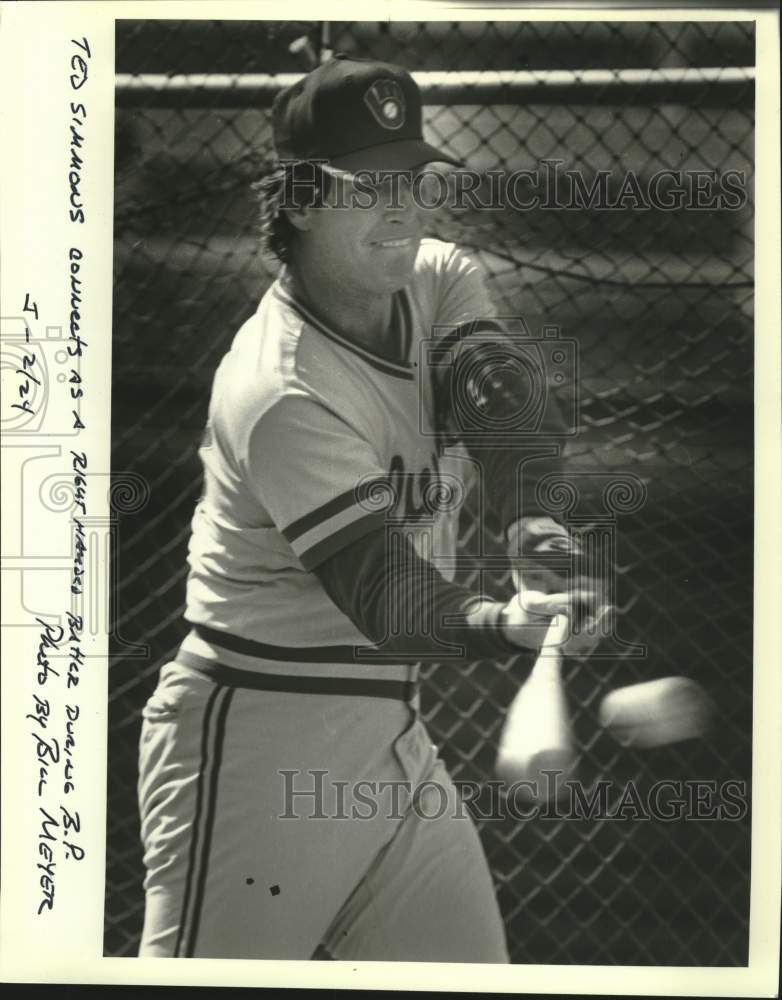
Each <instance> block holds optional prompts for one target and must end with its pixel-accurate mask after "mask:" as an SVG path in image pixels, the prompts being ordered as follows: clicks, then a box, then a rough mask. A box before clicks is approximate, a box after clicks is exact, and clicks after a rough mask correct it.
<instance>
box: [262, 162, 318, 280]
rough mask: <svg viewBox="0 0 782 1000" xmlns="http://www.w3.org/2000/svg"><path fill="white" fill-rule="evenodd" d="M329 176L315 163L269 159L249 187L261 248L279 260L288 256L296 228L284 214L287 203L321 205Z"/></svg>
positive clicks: (299, 205) (292, 204) (284, 260)
mask: <svg viewBox="0 0 782 1000" xmlns="http://www.w3.org/2000/svg"><path fill="white" fill-rule="evenodd" d="M330 182H331V176H330V175H329V174H327V173H326V172H325V171H324V170H321V169H320V167H318V165H317V164H314V163H310V162H308V161H304V160H297V161H295V162H283V163H279V162H273V163H269V164H267V166H266V167H265V168H264V176H263V177H261V178H260V180H257V181H256V182H255V183H254V184H253V185H252V189H253V191H254V193H255V196H256V198H257V201H258V222H259V228H260V235H261V250H262V251H263V252H264V253H265V254H268V255H269V256H272V257H275V258H276V259H277V260H278V261H280V262H281V263H282V264H287V263H288V262H289V261H290V259H291V254H292V252H293V244H294V241H295V238H296V234H297V233H298V230H297V229H296V227H295V226H294V225H293V223H292V222H291V221H290V219H289V218H288V212H287V207H298V208H304V207H313V206H316V205H323V203H324V202H323V200H324V199H325V197H326V196H327V195H328V193H329V187H330Z"/></svg>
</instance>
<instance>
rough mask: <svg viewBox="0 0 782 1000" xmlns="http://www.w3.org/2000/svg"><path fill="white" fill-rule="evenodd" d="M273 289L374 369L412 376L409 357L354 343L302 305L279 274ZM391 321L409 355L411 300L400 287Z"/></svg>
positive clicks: (400, 376)
mask: <svg viewBox="0 0 782 1000" xmlns="http://www.w3.org/2000/svg"><path fill="white" fill-rule="evenodd" d="M272 293H273V294H274V295H275V296H276V297H277V298H278V299H279V300H280V301H281V302H283V303H284V304H285V305H286V306H288V308H290V309H293V311H294V312H296V313H298V315H299V316H300V317H301V318H302V319H303V320H304V321H305V322H306V323H307V324H308V325H309V326H312V327H314V328H315V329H316V330H317V331H318V332H319V333H321V334H323V336H324V337H326V338H328V339H329V340H331V341H333V342H334V343H336V344H339V345H340V347H344V348H345V350H348V351H350V352H351V353H352V354H355V355H357V356H358V357H360V358H361V359H362V360H364V361H365V362H366V363H367V364H369V365H371V366H372V367H373V368H375V369H376V370H377V371H381V372H383V373H384V374H385V375H392V376H394V377H395V378H401V379H405V380H407V381H412V380H413V379H414V378H415V375H414V373H413V365H412V364H411V362H410V361H407V360H401V359H397V358H390V357H387V356H386V355H384V354H379V353H377V352H376V351H371V350H369V349H368V348H367V347H365V346H364V345H363V344H357V343H356V342H355V341H353V340H350V339H349V338H348V337H346V336H345V335H344V334H342V333H339V332H338V331H337V330H335V329H333V327H330V326H328V325H327V324H326V323H324V322H323V320H322V319H320V318H319V317H318V316H316V315H315V314H314V313H313V312H312V310H311V309H309V308H308V307H307V306H305V305H304V303H303V302H301V300H300V299H297V298H295V297H294V295H293V294H292V293H291V291H290V289H289V288H288V287H287V286H286V285H285V284H284V283H283V281H282V279H281V278H278V279H277V280H276V281H275V282H274V284H273V285H272ZM391 322H392V323H393V324H394V325H395V326H396V327H397V329H398V330H399V344H400V349H401V352H402V355H403V358H405V359H406V358H407V357H409V354H410V348H411V346H412V337H413V329H412V311H411V309H410V303H409V301H408V298H407V292H406V291H405V289H401V290H400V291H398V292H395V293H394V295H393V302H392V310H391Z"/></svg>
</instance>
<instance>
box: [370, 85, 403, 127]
mask: <svg viewBox="0 0 782 1000" xmlns="http://www.w3.org/2000/svg"><path fill="white" fill-rule="evenodd" d="M364 103H365V104H366V106H367V107H368V108H369V110H370V111H371V112H372V116H373V117H374V119H375V121H376V122H377V123H378V125H382V126H383V128H388V129H391V130H396V129H398V128H401V127H402V126H403V125H404V123H405V95H404V94H403V93H402V88H401V87H400V86H399V84H398V83H397V82H396V80H375V82H374V83H373V84H372V86H371V87H370V88H369V90H368V91H367V92H366V93H365V94H364Z"/></svg>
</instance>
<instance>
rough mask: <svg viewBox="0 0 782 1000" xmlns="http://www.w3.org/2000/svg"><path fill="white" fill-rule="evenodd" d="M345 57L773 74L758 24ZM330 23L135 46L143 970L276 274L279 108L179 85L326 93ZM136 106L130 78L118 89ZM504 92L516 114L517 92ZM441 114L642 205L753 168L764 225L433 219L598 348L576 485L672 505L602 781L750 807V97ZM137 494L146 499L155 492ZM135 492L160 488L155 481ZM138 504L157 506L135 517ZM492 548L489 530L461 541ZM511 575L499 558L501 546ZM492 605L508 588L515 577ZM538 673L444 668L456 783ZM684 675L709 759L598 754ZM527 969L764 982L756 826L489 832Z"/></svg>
mask: <svg viewBox="0 0 782 1000" xmlns="http://www.w3.org/2000/svg"><path fill="white" fill-rule="evenodd" d="M330 27H331V39H330V44H331V47H333V48H335V49H338V50H342V51H346V52H351V53H355V54H357V55H361V56H372V57H377V58H383V59H388V60H391V61H395V62H398V63H401V64H403V65H405V66H407V67H408V68H409V69H411V70H413V71H421V70H448V71H459V70H485V69H532V70H540V71H545V70H560V69H568V68H570V69H589V68H607V69H614V70H618V69H622V68H641V69H645V68H649V67H654V68H656V69H659V68H663V67H670V68H676V67H684V68H690V69H696V68H698V67H728V66H736V67H742V66H752V65H754V37H753V26H752V24H751V23H743V24H742V23H720V22H712V23H700V24H698V23H694V22H693V23H674V22H669V23H656V24H652V23H644V22H638V23H621V22H619V23H614V24H610V23H566V22H563V23H556V22H553V23H522V22H505V23H485V22H473V23H469V24H468V23H452V22H439V23H421V24H418V23H416V24H412V23H392V24H387V23H377V22H362V23H355V22H354V23H338V24H337V23H334V24H332V25H331V26H330ZM321 32H322V27H321V25H320V24H318V23H315V22H220V21H198V22H180V21H144V22H132V21H124V22H118V24H117V49H116V68H117V73H118V74H135V75H136V77H137V80H138V75H139V74H162V75H163V76H162V79H159V80H157V81H152V82H153V84H154V85H153V86H148V87H145V88H143V89H142V90H141V91H138V90H134V91H133V92H132V93H131V92H130V91H129V90H128V88H127V87H126V86H124V85H122V86H118V92H117V93H118V101H117V116H116V188H115V199H116V200H115V254H114V276H115V294H114V329H113V381H112V474H113V477H114V480H115V484H116V489H115V491H114V499H115V507H116V509H117V512H118V531H117V535H116V540H115V542H116V544H115V551H114V553H113V557H114V568H115V573H116V581H117V583H116V588H115V592H116V599H115V603H114V608H113V618H112V621H113V623H114V625H113V627H114V634H113V636H112V663H111V670H110V717H109V786H108V813H109V828H108V843H107V851H108V856H107V886H106V934H105V951H106V953H107V954H110V955H134V954H135V953H136V949H137V945H138V937H139V933H140V928H141V921H142V916H143V892H142V887H141V883H142V878H143V866H142V862H141V849H140V845H139V839H138V838H139V834H138V816H137V813H136V802H135V781H136V748H137V739H138V731H139V725H140V716H139V713H140V710H141V707H142V705H143V703H144V701H145V700H146V698H147V697H148V695H149V693H150V691H151V690H152V688H153V686H154V683H155V680H156V676H157V672H158V670H159V667H160V666H161V664H163V663H164V662H166V661H167V660H168V659H170V658H172V656H173V654H174V653H175V651H176V648H177V646H178V644H179V642H180V641H181V639H182V637H183V634H184V626H183V622H182V618H181V615H182V606H183V600H184V583H185V574H186V562H185V555H186V547H187V538H188V532H189V521H190V517H191V515H192V510H193V506H194V503H195V500H196V498H197V496H198V494H199V490H200V468H199V465H198V461H197V456H196V448H197V443H198V439H199V436H200V432H201V430H202V427H203V424H204V421H205V415H206V405H207V401H208V392H209V386H210V383H211V379H212V375H213V373H214V369H215V367H216V365H217V363H218V361H219V359H220V357H221V355H222V354H223V353H224V351H225V350H226V349H227V347H228V345H229V343H230V340H231V338H232V336H233V334H234V333H235V332H236V330H237V329H238V327H239V325H240V324H241V322H242V321H243V320H244V319H245V318H246V317H247V316H248V315H250V313H252V312H253V311H254V310H255V308H256V306H257V302H258V300H259V298H260V296H261V295H262V294H263V292H264V290H265V288H266V287H267V285H268V283H269V281H270V280H271V279H272V277H273V274H274V267H273V265H272V264H271V263H270V262H268V261H264V260H263V259H262V258H261V256H260V254H259V252H258V247H257V232H256V222H255V209H254V205H253V202H252V197H251V193H250V190H249V185H250V183H251V182H252V180H253V179H255V177H256V176H257V172H258V168H259V164H260V163H261V161H262V160H263V158H264V157H265V155H266V154H267V153H268V152H269V148H270V140H271V136H270V132H269V125H268V109H267V108H265V107H260V108H253V107H238V106H237V105H238V104H239V103H240V102H239V100H238V99H237V98H236V96H235V93H233V91H232V87H231V86H230V85H229V86H228V87H227V88H226V89H224V90H223V92H222V93H220V94H218V95H215V94H214V93H212V92H211V91H210V92H209V93H206V92H203V93H202V94H201V95H200V96H198V95H197V91H196V97H195V98H193V96H192V92H191V95H190V97H188V98H187V99H186V100H180V99H175V98H174V97H172V94H173V91H174V83H175V81H172V80H171V76H172V75H173V74H179V73H218V72H219V73H226V74H237V73H265V74H275V73H280V72H301V71H303V70H304V69H305V68H306V67H305V65H304V64H303V62H302V61H301V59H300V57H296V56H294V55H293V54H291V53H290V52H289V51H288V46H289V44H290V43H291V42H293V41H294V40H295V39H297V38H299V37H301V36H303V35H307V36H308V37H309V38H310V40H311V44H312V45H313V48H314V49H315V50H316V51H317V50H318V49H319V46H320V44H321V40H322V34H321ZM119 82H120V83H121V84H123V83H124V82H125V81H123V79H122V78H120V81H119ZM495 96H496V95H495ZM436 98H437V94H436V91H435V92H434V93H433V94H432V93H430V94H429V96H428V98H427V102H428V103H427V106H426V108H425V123H426V124H425V127H426V133H427V138H428V139H429V140H430V141H433V142H434V143H435V144H438V145H440V146H442V147H444V148H447V149H448V150H449V151H451V152H453V153H455V154H456V155H460V156H463V157H464V158H465V159H466V160H467V161H468V162H469V164H470V166H473V167H475V168H477V169H505V170H513V169H534V168H536V167H537V166H538V165H539V161H540V160H541V159H543V158H547V157H548V158H560V159H562V160H563V161H564V164H563V168H564V169H573V170H576V169H578V170H581V171H582V172H583V173H584V175H585V176H586V177H587V179H588V178H589V177H590V176H591V175H593V174H594V172H595V171H597V170H600V169H607V170H611V171H612V173H613V174H614V175H615V177H616V178H617V179H621V177H622V175H623V174H624V172H626V171H627V170H631V169H632V170H634V171H636V172H637V174H638V176H639V178H641V180H642V182H643V181H644V180H645V179H646V180H648V178H649V177H650V176H651V175H652V174H653V173H654V172H655V171H657V170H661V169H666V168H669V169H680V170H696V169H700V170H705V169H714V170H717V171H720V172H722V171H725V170H728V169H738V170H743V171H745V174H746V178H747V185H748V192H749V201H748V203H747V205H746V206H745V207H744V208H743V209H742V210H741V211H728V210H722V211H719V210H714V211H691V210H682V211H678V212H663V211H659V210H655V209H652V210H649V211H639V210H636V209H634V208H625V209H618V210H615V211H601V210H598V209H593V210H590V211H580V212H574V211H564V210H559V211H557V210H543V209H538V210H531V211H525V212H514V211H512V210H505V211H502V212H482V213H477V212H471V211H466V212H457V213H449V212H446V211H443V212H438V213H430V226H429V229H430V232H431V235H436V236H439V237H442V238H444V239H452V240H454V241H456V242H458V243H460V244H461V245H463V246H465V247H466V248H471V249H472V250H473V251H474V252H475V253H476V254H477V256H478V257H479V259H480V260H481V262H482V264H483V266H484V269H485V272H486V275H487V279H488V283H489V287H490V290H491V292H492V294H493V296H494V298H495V301H496V304H497V306H498V310H499V311H500V312H502V313H504V314H506V315H507V314H521V315H522V316H523V317H524V318H525V320H526V321H527V323H528V325H529V327H530V329H531V330H532V331H533V333H537V332H538V331H539V330H540V327H541V325H542V324H543V323H547V324H552V323H553V324H557V325H559V326H560V327H561V328H562V332H563V336H566V337H572V338H574V339H575V340H577V341H578V344H579V356H580V364H581V377H580V383H579V384H580V391H581V408H580V414H581V422H582V432H581V434H580V435H579V437H578V438H577V440H576V441H575V442H574V443H573V444H572V445H571V447H570V452H571V466H572V468H573V469H574V470H575V471H592V472H594V471H595V470H598V471H603V472H611V473H613V472H620V473H621V472H626V473H628V472H629V473H633V474H634V475H636V476H638V477H640V478H641V479H642V480H643V481H644V483H645V484H646V489H647V494H648V496H647V500H646V503H645V504H644V506H643V507H642V509H641V510H640V511H637V512H636V513H632V514H628V515H626V516H624V517H620V518H619V521H618V527H617V537H618V541H617V561H618V567H619V581H618V588H619V602H620V605H621V606H622V610H623V615H622V623H621V634H622V636H623V637H624V638H625V639H626V640H628V641H631V642H636V643H642V644H645V645H646V646H647V647H648V657H647V658H645V659H643V660H637V659H632V658H629V657H627V656H622V655H617V656H614V657H611V658H609V659H595V660H590V661H588V662H587V663H585V664H584V663H578V662H568V664H567V665H566V673H567V675H568V691H569V698H570V704H571V708H572V711H573V716H574V724H575V729H576V735H577V739H578V742H579V747H580V749H581V751H582V753H581V777H582V779H583V780H584V781H585V783H587V784H589V783H590V782H593V781H594V780H597V779H599V778H609V779H612V780H613V781H614V782H616V783H617V785H621V783H622V782H624V781H626V780H628V779H632V780H634V781H635V782H636V784H637V787H638V788H639V790H640V792H641V794H642V795H643V794H644V792H645V791H646V790H648V789H649V787H650V786H651V785H652V783H653V782H654V781H656V780H659V779H662V778H668V779H672V780H676V779H698V780H709V779H712V780H716V781H718V782H720V781H724V780H729V779H730V780H738V781H745V782H747V787H749V781H750V777H751V775H750V763H751V755H750V750H751V726H752V711H751V708H752V705H751V693H752V556H751V553H752V543H753V532H752V515H753V494H752V484H753V464H752V446H753V381H752V376H753V371H752V357H753V354H752V336H753V325H752V324H753V320H752V305H753V288H752V279H753V274H752V262H753V244H752V232H753V211H752V187H751V184H752V173H753V144H754V131H753V106H754V105H753V91H752V88H751V87H742V86H735V85H727V86H726V85H719V84H712V85H697V83H696V84H694V85H693V84H691V83H690V84H684V85H681V86H678V87H663V88H661V87H659V86H656V85H653V84H652V83H651V82H648V81H647V82H641V83H638V84H637V85H633V86H618V85H613V86H606V87H604V88H602V89H599V90H595V89H594V88H589V87H586V86H578V85H576V86H574V87H570V88H568V89H567V90H557V89H556V88H555V87H554V86H552V85H550V84H545V85H543V86H542V87H541V92H540V95H539V96H537V95H536V96H535V98H534V100H532V99H525V100H523V101H521V100H519V99H518V98H517V97H515V96H514V95H509V96H508V98H507V100H504V101H496V100H494V99H493V100H492V103H491V104H488V103H482V102H481V96H480V94H479V93H475V92H471V91H470V89H469V87H467V88H464V89H463V91H462V93H461V95H460V96H459V99H458V100H453V99H452V98H451V97H450V96H449V100H448V103H445V102H442V101H441V103H436ZM128 474H132V476H131V477H130V479H128ZM137 477H142V480H139V479H138V478H137ZM123 481H130V482H133V483H135V484H138V483H139V482H142V481H143V482H144V483H145V484H146V486H144V487H143V488H141V489H135V488H134V489H133V490H130V491H126V492H125V493H124V494H123V490H122V483H123ZM474 531H475V525H474V524H473V523H471V522H470V521H469V520H468V519H465V524H464V533H463V544H464V546H465V548H468V547H469V542H470V540H471V538H472V537H473V535H474ZM494 543H495V545H497V550H498V551H499V547H498V542H497V540H496V539H495V540H494ZM490 584H491V585H492V586H493V587H494V588H495V589H496V590H497V592H498V593H499V592H500V591H503V589H504V590H507V586H508V579H507V573H506V574H503V575H499V576H498V578H497V579H496V580H494V581H490ZM523 668H524V663H523V662H522V661H521V660H519V661H517V662H511V663H487V662H484V663H476V664H472V665H470V666H469V667H468V668H467V669H463V670H459V671H458V672H456V671H455V670H454V669H453V668H452V667H448V666H442V667H439V668H438V667H427V668H425V670H424V677H425V684H424V693H423V698H424V714H425V716H426V717H427V719H428V724H429V728H430V731H431V733H432V736H433V738H434V739H435V741H436V742H438V743H440V744H442V752H443V755H444V757H445V758H446V760H447V761H448V762H449V764H450V765H451V769H452V772H453V774H454V776H455V777H456V778H459V779H485V778H487V777H490V776H491V766H492V762H493V758H494V754H495V750H496V740H497V737H498V734H499V730H500V727H501V724H502V719H503V713H504V711H505V710H506V708H507V706H508V704H509V702H510V700H511V698H512V695H513V693H514V691H515V690H516V686H517V683H518V679H519V677H521V676H522V674H523ZM670 674H685V675H687V676H690V677H693V678H695V679H696V680H698V681H700V682H701V683H702V684H703V686H704V687H705V688H706V689H707V691H708V692H709V694H710V696H711V697H712V698H713V700H714V702H715V704H716V707H717V718H718V725H717V726H716V727H715V731H714V732H713V734H712V735H711V736H710V737H709V738H708V739H707V740H701V741H689V742H685V743H681V744H678V745H675V746H672V747H668V748H664V749H658V750H646V751H630V750H623V749H621V748H620V747H618V746H617V745H616V744H615V743H613V742H612V741H611V740H610V739H609V738H608V737H607V736H606V735H605V734H604V733H601V732H600V730H599V728H598V726H597V722H596V712H597V706H598V704H599V702H600V699H601V697H602V696H603V695H604V694H605V693H606V692H607V691H609V690H611V689H613V688H615V687H619V686H623V685H624V684H630V683H634V682H635V681H638V680H646V679H650V678H653V677H662V676H667V675H670ZM479 826H480V830H481V836H482V839H483V842H484V845H485V848H486V852H487V855H488V858H489V861H490V864H491V867H492V872H493V875H494V878H495V882H496V885H497V889H498V897H499V900H500V904H501V907H502V910H503V914H504V916H505V919H506V926H507V931H508V938H509V944H510V948H511V953H512V958H513V961H515V962H534V963H582V964H591V963H598V964H633V965H645V964H652V965H736V964H744V963H746V961H747V945H748V907H749V860H750V857H749V836H750V830H749V821H748V818H745V819H743V820H741V821H735V820H734V821H727V820H723V821H714V820H711V821H706V820H696V819H688V820H686V821H685V820H682V821H678V822H671V823H662V822H659V821H651V822H642V821H634V820H623V821H609V820H579V821H573V820H569V821H564V820H547V819H542V818H539V819H536V820H529V821H525V822H519V821H514V820H511V819H506V820H503V821H501V822H497V821H491V822H483V823H480V824H479Z"/></svg>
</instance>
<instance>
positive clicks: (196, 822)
mask: <svg viewBox="0 0 782 1000" xmlns="http://www.w3.org/2000/svg"><path fill="white" fill-rule="evenodd" d="M221 690H223V689H222V688H220V687H215V689H214V691H212V693H211V694H210V695H209V700H208V701H207V703H206V708H205V709H204V718H203V722H202V724H201V762H200V765H199V769H198V782H197V784H196V805H195V814H194V816H193V825H192V826H191V828H190V853H189V857H188V862H187V876H186V877H185V892H184V896H183V900H182V913H181V915H180V918H179V931H178V933H177V939H176V944H175V945H174V957H175V958H178V957H179V956H180V954H181V948H182V938H183V936H184V933H185V927H186V921H187V913H188V910H189V908H190V896H191V893H192V889H193V881H194V877H195V871H196V861H197V857H198V842H199V839H200V837H199V834H200V829H201V812H202V810H203V805H204V803H203V797H204V783H205V780H206V768H207V764H208V762H209V729H210V723H211V720H212V710H213V708H214V703H215V701H216V699H217V696H218V695H219V694H220V691H221Z"/></svg>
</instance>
